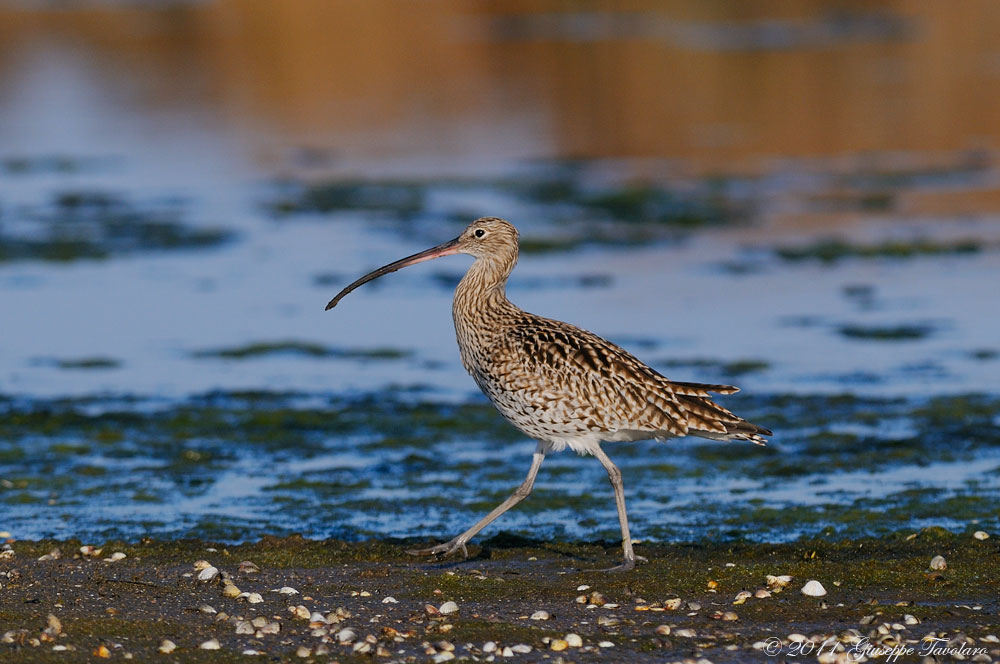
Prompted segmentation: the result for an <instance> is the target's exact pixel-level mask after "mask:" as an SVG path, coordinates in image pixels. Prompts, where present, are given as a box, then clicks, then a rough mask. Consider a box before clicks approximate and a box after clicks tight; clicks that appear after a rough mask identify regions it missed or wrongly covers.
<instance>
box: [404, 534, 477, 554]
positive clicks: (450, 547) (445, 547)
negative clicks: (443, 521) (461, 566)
mask: <svg viewBox="0 0 1000 664" xmlns="http://www.w3.org/2000/svg"><path fill="white" fill-rule="evenodd" d="M458 550H461V551H462V557H463V558H468V557H469V550H468V549H467V548H465V541H464V540H462V538H461V537H456V538H455V539H453V540H451V541H450V542H445V543H444V544H438V545H437V546H432V547H428V548H426V549H408V550H407V551H406V552H407V553H408V554H410V555H411V556H442V557H443V556H450V555H451V554H453V553H455V552H456V551H458Z"/></svg>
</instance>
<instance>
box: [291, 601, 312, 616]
mask: <svg viewBox="0 0 1000 664" xmlns="http://www.w3.org/2000/svg"><path fill="white" fill-rule="evenodd" d="M288 612H289V613H291V614H292V615H293V616H295V617H296V618H299V619H300V620H309V616H310V615H312V614H310V613H309V609H307V608H306V607H304V606H302V605H301V604H299V605H297V606H290V607H288Z"/></svg>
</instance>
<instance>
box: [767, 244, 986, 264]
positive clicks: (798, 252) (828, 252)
mask: <svg viewBox="0 0 1000 664" xmlns="http://www.w3.org/2000/svg"><path fill="white" fill-rule="evenodd" d="M984 249H985V246H984V244H983V242H982V241H980V240H975V239H969V240H957V241H953V242H944V241H932V240H914V241H908V242H907V241H887V242H882V243H878V244H858V243H853V242H848V241H846V240H840V239H824V240H818V241H816V242H814V243H812V244H807V245H804V246H796V247H791V246H788V247H778V248H776V249H775V250H774V253H775V255H776V256H778V257H779V258H781V259H782V260H785V261H789V262H803V261H819V262H822V263H828V264H832V263H837V262H839V261H842V260H845V259H849V258H856V259H877V258H888V259H907V258H917V257H920V256H954V255H959V256H961V255H969V254H977V253H979V252H981V251H983V250H984Z"/></svg>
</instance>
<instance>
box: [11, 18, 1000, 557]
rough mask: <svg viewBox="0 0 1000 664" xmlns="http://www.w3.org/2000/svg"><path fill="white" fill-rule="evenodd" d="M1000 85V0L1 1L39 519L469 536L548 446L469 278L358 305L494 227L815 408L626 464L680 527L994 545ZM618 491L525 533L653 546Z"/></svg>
mask: <svg viewBox="0 0 1000 664" xmlns="http://www.w3.org/2000/svg"><path fill="white" fill-rule="evenodd" d="M998 83H1000V6H998V5H997V4H996V3H995V2H991V1H990V0H978V1H977V0H968V1H967V2H963V3H960V4H953V3H939V2H919V1H903V0H898V1H890V0H885V1H876V2H871V1H866V2H861V1H857V2H852V1H848V0H838V1H830V0H786V1H778V0H773V1H768V0H752V1H740V2H736V1H733V0H708V1H705V0H688V1H682V0H677V1H673V2H669V1H668V2H643V1H639V0H636V1H634V2H624V3H622V2H614V3H612V2H604V1H600V0H595V1H592V2H576V1H571V0H563V1H543V2H536V1H532V2H528V1H522V2H517V1H501V0H496V1H488V0H480V1H476V0H426V1H421V2H415V1H411V0H395V1H389V0H367V1H366V2H354V1H346V0H345V1H339V0H292V1H288V2H264V1H260V0H214V1H213V0H203V1H198V0H177V1H170V0H162V1H158V2H153V1H149V2H141V1H138V0H136V1H133V2H129V1H124V0H116V1H112V0H107V1H99V0H93V1H79V2H74V1H72V0H63V1H49V2H46V1H43V0H23V1H8V2H0V413H2V417H0V437H2V438H0V505H2V506H3V508H4V509H3V510H2V513H3V514H4V516H0V531H2V530H7V531H11V532H13V533H14V534H15V535H16V536H19V537H41V536H59V537H68V536H74V535H79V534H80V533H79V532H78V531H79V529H80V528H81V527H85V528H87V529H89V530H90V531H91V532H97V533H103V534H105V535H107V536H122V537H128V538H131V537H137V536H139V535H141V534H144V533H153V534H159V535H163V536H174V535H181V534H186V535H193V536H202V537H217V538H220V539H227V540H240V539H246V538H252V537H256V536H258V535H260V534H262V533H265V532H270V533H275V532H277V533H280V532H303V533H305V534H307V535H309V536H314V537H326V536H339V537H348V538H357V537H383V536H415V537H430V536H433V535H440V536H444V535H449V533H452V531H455V532H457V531H458V530H459V529H461V528H462V527H464V526H465V525H467V523H466V522H468V521H471V520H472V519H474V518H475V517H476V515H477V514H478V513H479V512H480V511H482V510H484V509H488V508H489V507H492V506H493V504H495V503H496V502H498V501H499V500H500V499H502V498H503V497H504V496H506V495H507V493H508V492H509V491H510V490H511V489H512V488H513V487H514V486H515V485H516V484H517V483H519V482H520V480H521V478H522V477H523V473H524V471H525V469H526V467H527V463H528V455H529V454H530V452H531V450H532V449H533V443H532V442H531V441H528V440H524V439H522V438H520V437H519V436H518V435H517V433H516V432H514V431H513V429H511V428H510V427H509V426H508V425H506V424H505V423H504V422H503V421H502V420H500V418H499V417H498V416H496V415H495V414H493V413H492V411H491V409H490V407H489V405H488V404H487V403H486V402H485V400H484V398H483V397H482V396H481V395H479V394H478V393H477V392H476V391H475V387H474V385H473V383H472V381H471V379H469V378H468V376H466V375H465V374H464V372H463V370H462V368H461V365H460V363H459V361H458V353H457V349H456V347H455V342H454V334H453V331H452V328H451V319H450V298H451V291H452V289H453V288H454V285H455V284H456V283H457V281H458V279H459V278H460V277H461V275H462V273H463V271H464V269H465V268H466V267H467V261H466V262H463V260H465V259H463V258H454V259H445V260H442V261H437V262H434V263H431V264H428V265H424V266H421V267H418V268H413V269H412V270H407V271H405V272H403V273H400V274H395V275H392V276H390V277H386V278H385V279H383V280H380V281H379V282H377V283H374V284H372V285H370V286H366V287H365V288H363V289H362V290H360V291H359V292H357V293H355V294H352V295H351V296H350V297H349V298H348V299H347V300H346V301H345V302H344V303H343V304H342V305H341V306H340V307H338V308H337V309H336V310H335V311H333V312H328V313H324V311H323V306H324V305H325V303H326V302H327V300H328V299H329V298H330V297H331V296H332V295H333V294H335V293H336V292H337V291H338V290H340V288H341V287H342V286H343V285H345V284H346V283H348V282H350V281H352V280H353V279H354V278H355V277H357V276H359V275H360V274H362V273H364V272H365V271H367V270H369V269H371V268H374V267H377V266H378V265H381V264H383V263H386V262H389V261H391V260H395V259H397V258H400V257H402V256H405V255H409V254H411V253H414V252H416V251H419V250H421V249H424V248H426V247H428V246H431V245H432V244H437V243H439V242H441V241H443V240H445V239H449V238H451V237H453V236H454V235H456V234H457V233H458V232H460V231H461V229H462V228H463V227H464V226H465V224H467V223H468V222H469V221H471V220H472V219H474V218H475V217H477V216H481V215H496V216H502V217H505V218H508V219H510V220H511V221H512V222H514V223H515V225H517V226H518V228H519V229H520V230H521V234H522V258H521V263H520V266H519V267H518V269H517V270H516V271H515V273H514V277H513V278H512V280H511V283H510V286H509V291H508V292H509V295H510V297H511V299H512V300H513V301H514V302H515V303H516V304H518V305H519V306H521V307H522V308H524V309H527V310H529V311H533V312H536V313H540V314H542V315H546V316H549V317H553V318H559V319H562V320H567V321H570V322H573V323H576V324H578V325H580V326H582V327H586V328H588V329H591V330H593V331H594V332H596V333H598V334H600V335H602V336H605V337H607V338H610V339H611V340H613V341H616V342H618V343H619V344H621V345H623V346H625V347H627V348H628V349H630V350H631V351H633V352H634V353H635V354H636V355H638V356H639V357H640V358H641V359H643V360H645V361H647V362H649V363H650V364H651V365H652V366H654V367H655V368H657V369H658V370H660V371H661V372H663V373H664V374H666V375H668V376H670V377H672V378H676V379H678V380H697V381H711V382H717V381H724V382H733V383H736V384H738V385H740V386H741V387H743V388H744V394H745V396H744V395H741V396H738V397H735V398H732V399H727V400H726V401H725V403H726V405H728V406H731V407H733V408H738V409H740V413H741V414H742V415H745V416H746V417H747V418H748V419H752V420H754V421H757V422H759V423H760V424H762V425H765V426H769V427H770V428H772V429H775V430H776V436H775V439H774V442H773V444H772V446H771V447H769V448H766V449H763V450H757V449H749V450H748V449H740V450H739V451H738V453H737V452H735V451H730V450H725V449H723V446H721V445H719V444H717V443H708V442H706V441H694V442H682V443H681V442H677V443H671V444H669V445H667V446H664V445H662V444H654V443H649V444H645V443H641V444H636V445H629V446H611V449H610V455H611V456H612V458H613V459H615V460H616V461H619V462H620V465H621V466H622V468H623V470H624V472H625V477H626V488H627V490H628V491H629V500H630V513H631V514H632V517H633V521H634V523H635V529H636V530H637V531H638V533H639V535H640V536H641V537H647V538H652V539H690V538H698V537H702V536H704V535H705V534H706V530H705V529H706V527H708V528H709V532H710V534H713V535H715V536H723V537H726V536H730V537H756V538H762V539H767V540H782V539H794V538H796V537H799V536H803V535H817V534H824V533H837V534H843V535H859V534H870V533H880V532H886V531H892V530H896V529H899V528H910V527H918V526H922V525H928V524H936V525H944V526H946V527H950V528H954V529H962V528H966V527H970V528H971V527H973V526H972V525H970V524H977V525H976V526H975V527H976V528H977V529H978V528H980V527H982V524H983V523H986V524H987V525H988V524H993V525H994V526H995V525H996V523H997V519H998V517H997V515H996V513H995V510H994V509H991V508H990V505H993V506H995V504H996V502H995V501H996V499H997V498H998V497H1000V480H998V478H1000V473H996V472H992V471H995V470H996V469H998V468H1000V449H998V445H1000V439H998V434H997V433H996V430H997V424H1000V417H998V415H997V413H998V412H1000V408H998V404H1000V398H998V395H997V380H996V372H997V370H998V367H1000V364H998V362H997V358H998V353H1000V342H998V341H997V340H998V339H1000V319H998V318H997V317H996V316H994V315H992V309H993V308H995V304H994V303H995V302H996V294H995V289H996V283H997V278H998V268H1000V253H998V251H997V250H998V248H1000V224H998V223H997V222H998V219H1000V177H998V175H1000V171H998V169H997V149H998V144H1000V121H998V119H1000V85H998ZM605 485H606V478H605V477H604V476H603V470H602V469H601V468H600V465H599V464H597V463H596V462H594V461H593V460H591V459H577V458H575V457H573V456H571V455H569V454H564V455H559V456H558V457H556V458H553V459H552V460H551V461H549V462H547V464H546V468H545V469H543V471H542V475H541V477H540V484H539V490H538V492H537V493H536V495H535V496H533V498H532V500H531V501H528V503H525V506H524V509H520V508H519V511H518V512H517V513H515V514H511V515H508V516H505V517H504V519H505V520H504V521H503V522H502V523H501V524H500V528H504V529H508V530H513V531H515V532H519V533H522V534H535V535H540V536H544V537H548V536H553V535H555V536H565V537H583V538H598V537H606V538H608V539H614V538H615V536H616V534H615V533H616V526H615V520H614V509H613V503H612V501H611V494H610V491H606V486H605ZM605 493H606V494H607V495H605ZM387 505H390V506H391V508H392V511H391V512H389V511H387V509H386V506H387ZM400 506H404V507H405V511H406V513H407V514H408V515H410V516H408V517H407V518H405V519H401V518H399V507H400ZM886 515H888V517H887V516H886ZM706 524H711V525H710V526H706ZM452 534H453V533H452ZM487 535H488V533H487ZM449 536H450V535H449Z"/></svg>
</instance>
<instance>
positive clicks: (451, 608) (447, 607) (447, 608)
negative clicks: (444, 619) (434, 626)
mask: <svg viewBox="0 0 1000 664" xmlns="http://www.w3.org/2000/svg"><path fill="white" fill-rule="evenodd" d="M438 613H441V614H443V615H449V614H451V613H458V604H455V602H445V603H444V604H442V605H441V606H440V607H439V608H438Z"/></svg>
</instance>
